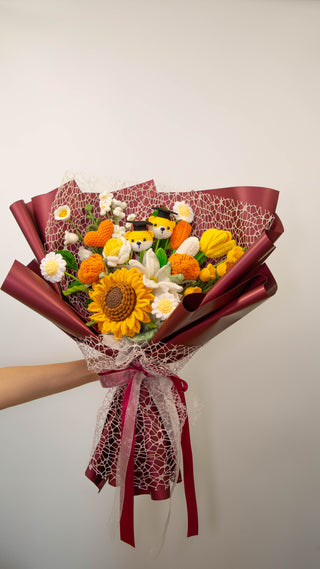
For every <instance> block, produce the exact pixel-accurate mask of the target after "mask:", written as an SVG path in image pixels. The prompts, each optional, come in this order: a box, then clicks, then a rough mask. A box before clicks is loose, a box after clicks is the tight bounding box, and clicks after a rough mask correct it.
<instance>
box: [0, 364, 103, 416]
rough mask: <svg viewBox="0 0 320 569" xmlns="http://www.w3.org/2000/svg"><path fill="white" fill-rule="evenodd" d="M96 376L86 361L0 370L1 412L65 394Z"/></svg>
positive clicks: (93, 379) (96, 377) (95, 378)
mask: <svg viewBox="0 0 320 569" xmlns="http://www.w3.org/2000/svg"><path fill="white" fill-rule="evenodd" d="M97 379H98V376H97V375H96V374H95V373H93V372H90V371H89V370H88V368H87V364H86V362H85V360H78V361H75V362H66V363H58V364H49V365H39V366H21V367H20V366H19V367H7V368H1V369H0V409H5V408H6V407H12V406H13V405H19V404H20V403H26V402H27V401H32V400H33V399H38V398H39V397H46V396H47V395H52V394H54V393H59V392H60V391H66V390H67V389H72V388H73V387H78V386H79V385H84V384H85V383H89V382H91V381H96V380H97Z"/></svg>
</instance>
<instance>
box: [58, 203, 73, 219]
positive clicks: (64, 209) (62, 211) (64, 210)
mask: <svg viewBox="0 0 320 569" xmlns="http://www.w3.org/2000/svg"><path fill="white" fill-rule="evenodd" d="M70 215H71V211H70V208H69V206H68V205H61V206H60V207H57V209H56V210H55V212H54V218H55V219H56V220H57V221H68V219H70Z"/></svg>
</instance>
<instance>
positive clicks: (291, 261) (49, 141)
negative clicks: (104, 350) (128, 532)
mask: <svg viewBox="0 0 320 569" xmlns="http://www.w3.org/2000/svg"><path fill="white" fill-rule="evenodd" d="M319 25H320V3H319V2H317V1H315V0H314V1H311V0H310V1H309V0H301V1H299V0H295V1H294V0H292V1H290V0H268V1H267V0H257V1H255V2H254V1H236V0H225V1H223V2H218V1H214V0H211V1H207V2H205V1H202V0H199V1H196V0H189V1H188V0H185V1H183V0H180V1H179V0H171V1H168V0H162V1H161V2H160V1H152V0H149V1H147V0H145V1H142V0H137V1H135V2H130V1H129V0H118V1H117V2H113V1H111V0H106V1H104V2H103V1H99V0H91V1H89V0H87V1H80V0H78V1H76V0H74V1H72V0H64V1H62V0H60V1H58V0H52V1H50V0H47V1H46V2H33V1H32V0H30V1H28V2H27V1H25V2H23V1H22V2H19V1H11V2H1V3H0V26H1V30H0V35H1V48H0V49H1V52H0V53H1V79H2V81H1V82H2V87H1V109H0V113H1V144H2V149H1V154H0V156H1V162H2V166H1V197H0V199H1V239H2V244H3V245H2V255H1V281H2V280H3V278H4V277H5V275H6V274H7V272H8V270H9V268H10V266H11V263H12V261H13V259H15V258H17V259H19V260H20V261H21V262H25V263H27V262H29V260H31V258H32V255H31V253H30V251H29V249H28V245H27V244H26V242H25V240H24V238H23V237H22V235H20V232H19V229H18V227H17V226H16V223H15V221H14V219H13V217H12V215H11V214H10V212H9V209H8V206H9V204H10V203H12V202H13V201H15V200H17V199H20V198H23V199H25V200H26V201H27V200H28V199H29V198H30V197H32V196H33V195H37V194H39V193H43V192H46V191H49V190H51V189H53V188H54V187H56V186H57V185H58V184H59V183H60V180H61V178H62V176H63V174H64V171H65V170H66V169H68V168H74V169H78V170H84V171H86V172H88V173H91V174H97V175H104V174H107V175H109V174H110V175H112V176H114V177H121V178H123V177H125V178H129V179H131V180H133V181H143V180H146V179H149V178H151V177H153V178H155V180H156V181H157V182H159V183H162V184H168V185H174V186H180V187H181V188H185V187H190V188H209V187H210V188H212V187H216V188H218V187H224V186H230V185H261V186H269V187H273V188H276V189H278V190H280V192H281V193H280V200H279V207H278V213H279V215H280V217H281V219H282V221H283V223H284V225H285V234H284V235H283V236H282V237H281V239H280V240H279V241H278V245H277V250H276V252H275V253H274V254H273V255H272V257H271V258H270V260H269V263H268V264H269V267H270V268H271V270H272V272H273V273H274V275H275V277H276V279H277V281H278V285H279V291H278V293H277V295H276V296H275V297H274V298H273V299H271V300H270V301H268V302H267V303H265V304H264V305H263V306H262V307H260V308H259V309H258V310H256V311H254V312H253V313H251V314H250V315H249V316H247V317H246V318H245V319H244V320H242V321H240V322H239V323H237V324H236V325H235V326H233V327H232V328H231V329H229V330H228V331H226V332H224V333H223V334H221V335H220V336H219V337H217V338H216V339H215V340H214V341H212V342H211V343H210V344H209V345H207V346H206V347H205V348H204V349H203V351H202V352H200V353H199V354H198V355H197V356H195V357H194V359H193V360H191V362H190V363H189V364H188V366H187V367H186V368H185V370H184V372H183V377H184V378H185V379H186V380H187V381H189V385H190V390H191V391H192V392H193V398H192V397H191V398H190V399H189V401H190V407H191V414H193V413H192V407H193V404H192V399H196V400H198V401H199V402H200V404H201V405H202V406H203V409H202V412H201V414H200V415H199V416H198V418H197V421H196V423H195V424H194V425H193V427H192V442H193V449H194V459H195V475H196V484H197V492H198V501H199V513H200V535H199V537H197V538H192V539H189V540H187V539H186V538H185V506H184V501H183V494H182V489H180V488H178V489H177V491H176V495H175V498H174V502H173V512H172V517H171V523H170V528H169V533H168V536H167V540H166V543H165V545H164V547H163V549H162V551H161V553H160V555H159V557H158V558H157V559H155V560H153V559H152V557H151V555H150V550H151V547H152V543H153V540H154V539H155V538H156V537H157V535H158V534H159V532H160V531H161V527H162V526H161V522H162V519H163V510H162V505H161V504H160V505H159V504H157V503H154V502H151V500H149V498H144V497H139V498H137V499H136V533H137V542H138V547H137V549H136V550H133V549H132V548H130V547H129V546H127V545H125V544H123V543H121V542H119V539H118V535H117V534H116V535H115V536H112V535H110V533H109V530H108V527H107V521H108V518H109V513H110V511H111V508H112V503H113V495H114V490H113V489H112V488H110V487H106V488H105V489H104V490H103V492H102V493H101V494H100V495H97V494H96V491H95V489H94V486H93V485H92V484H91V483H90V482H89V481H88V480H87V479H86V478H85V477H84V473H83V472H84V469H85V467H86V465H87V460H88V457H89V453H90V450H91V439H92V434H93V428H94V424H95V414H96V409H97V408H98V406H99V403H100V401H101V399H102V397H103V392H102V389H101V387H99V385H89V386H85V387H82V388H79V389H78V390H73V391H70V392H68V393H63V394H59V395H56V396H53V397H50V398H47V399H42V400H38V401H35V402H32V403H28V404H25V405H21V406H18V407H16V408H11V409H7V410H5V411H2V412H1V414H0V425H1V434H0V437H1V445H0V448H1V475H0V480H1V484H0V493H1V521H0V542H1V547H0V551H1V553H0V567H1V569H56V568H57V567H59V568H61V569H76V568H77V569H88V567H92V568H93V569H104V568H108V569H109V568H110V569H126V568H127V567H132V568H137V569H138V568H139V569H140V567H141V566H144V567H146V568H149V567H153V568H155V569H159V568H162V567H164V566H167V567H173V566H175V567H177V569H178V568H179V569H180V568H181V569H182V568H184V569H194V567H195V566H198V567H201V568H204V569H207V568H209V567H210V568H211V567H214V569H302V568H303V569H316V568H318V567H319V565H320V559H319V557H320V544H319V484H318V480H319V437H318V433H319V420H318V416H319V379H318V378H319V372H318V369H317V367H318V362H319V358H318V340H319V332H318V330H319V326H318V319H319V304H318V298H317V293H318V288H319V284H318V283H319V276H320V275H319V265H318V257H319V255H318V249H319V247H318V240H317V238H316V236H317V235H318V231H317V227H318V225H319V221H318V215H319V205H320V204H319V189H318V183H319V166H318V164H319V95H320V93H319V87H320V79H319V48H320V40H319ZM0 302H1V327H2V332H1V362H0V363H1V365H2V366H8V365H13V364H36V363H49V362H57V361H63V360H64V361H68V360H72V359H76V358H78V357H80V353H79V352H78V350H77V348H76V346H75V345H74V344H73V343H72V341H71V340H69V339H67V338H66V337H65V335H64V334H62V333H61V332H59V330H57V329H55V328H54V327H53V325H51V324H50V323H49V322H47V321H45V320H44V319H42V318H41V317H40V316H38V315H36V314H35V313H32V312H31V311H30V310H29V309H28V308H25V307H24V306H23V305H21V304H20V303H18V302H16V301H14V300H13V299H11V298H10V297H8V296H7V295H5V294H4V293H1V295H0Z"/></svg>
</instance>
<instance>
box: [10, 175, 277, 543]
mask: <svg viewBox="0 0 320 569" xmlns="http://www.w3.org/2000/svg"><path fill="white" fill-rule="evenodd" d="M277 199H278V192H276V191H275V190H271V189H268V188H257V187H235V188H224V189H220V190H204V191H189V192H179V193H174V192H169V193H163V192H158V191H157V188H156V186H155V184H154V182H153V181H148V182H145V183H143V184H138V185H135V186H131V187H128V188H122V189H119V190H117V191H110V189H107V190H105V191H102V192H100V193H98V192H96V193H92V192H83V191H81V190H80V188H79V186H78V184H77V183H76V181H75V180H70V181H68V182H66V183H65V184H63V185H62V186H61V187H60V188H58V189H57V190H54V191H52V192H50V193H48V194H44V195H40V196H37V197H35V198H32V200H31V202H30V203H28V204H25V203H24V202H23V201H22V200H20V201H18V202H15V203H14V204H13V205H12V206H11V210H12V212H13V214H14V216H15V218H16V220H17V222H18V224H19V225H20V228H21V229H22V231H23V233H24V235H25V237H26V239H27V240H28V242H29V244H30V246H31V248H32V251H33V253H34V255H35V260H33V261H32V262H31V263H30V264H29V265H28V266H27V267H26V266H24V265H22V264H21V263H19V262H18V261H15V262H14V264H13V266H12V268H11V270H10V272H9V274H8V276H7V278H6V280H5V282H4V283H3V285H2V289H3V290H4V291H5V292H7V293H9V294H10V295H12V296H14V297H15V298H17V299H18V300H20V301H21V302H23V303H25V304H26V305H28V306H29V307H31V308H32V309H33V310H36V311H37V312H39V313H40V314H42V315H43V316H45V317H46V318H48V319H49V320H51V321H52V322H53V323H54V324H56V325H57V326H59V327H60V328H61V329H62V330H63V331H64V332H65V333H67V334H68V335H69V336H71V337H72V338H73V339H75V340H76V341H77V343H78V344H79V347H80V349H81V351H82V353H83V355H84V357H85V358H86V361H87V364H88V367H89V369H91V370H93V371H95V372H96V373H97V374H98V375H99V377H100V380H101V384H102V386H103V387H105V388H107V394H106V396H105V399H104V401H103V404H102V407H101V409H100V410H99V413H98V419H97V427H96V432H95V440H94V444H93V450H92V454H91V458H90V462H89V466H88V468H87V471H86V475H87V476H88V478H89V479H90V480H92V482H94V484H95V485H96V486H97V487H98V489H99V490H101V489H102V487H103V486H104V484H105V483H106V482H109V484H111V485H113V486H118V487H119V488H120V537H121V539H122V540H123V541H125V542H127V543H129V544H131V545H133V546H134V543H135V542H134V523H133V518H134V495H138V494H150V495H151V497H152V498H153V499H155V500H163V499H166V498H169V497H170V496H171V494H172V491H173V489H174V487H175V485H176V484H177V483H179V482H181V481H182V480H183V482H184V487H185V496H186V504H187V513H188V536H191V535H196V534H197V533H198V514H197V504H196V495H195V484H194V476H193V464H192V450H191V443H190V432H189V423H188V414H187V407H186V399H185V391H186V389H187V384H186V382H185V381H183V380H182V379H180V378H179V376H178V375H177V373H178V372H179V370H180V369H181V367H182V366H183V365H184V364H185V363H186V362H187V361H188V359H189V358H190V357H191V356H192V355H193V354H194V353H195V352H196V351H197V350H198V349H199V348H200V347H201V346H203V345H204V343H206V342H207V341H208V340H210V339H211V338H213V337H214V336H215V335H216V334H219V333H220V332H222V331H223V330H224V329H226V328H227V327H228V326H230V325H231V324H232V323H234V322H236V321H237V320H239V319H240V318H242V317H243V316H244V315H245V314H247V313H248V312H249V311H251V310H252V309H253V308H255V307H256V306H258V305H259V304H261V302H263V301H264V300H266V299H267V298H269V297H270V296H272V295H273V294H274V293H275V291H276V288H277V286H276V283H275V280H274V278H273V276H272V274H271V273H270V271H269V269H268V268H267V266H266V265H265V263H264V261H265V259H266V258H267V256H268V255H269V254H270V253H271V252H272V251H273V249H274V243H275V241H276V239H277V238H278V237H279V235H280V234H281V233H282V231H283V227H282V224H281V222H280V220H279V218H278V216H277V214H276V213H275V210H276V204H277Z"/></svg>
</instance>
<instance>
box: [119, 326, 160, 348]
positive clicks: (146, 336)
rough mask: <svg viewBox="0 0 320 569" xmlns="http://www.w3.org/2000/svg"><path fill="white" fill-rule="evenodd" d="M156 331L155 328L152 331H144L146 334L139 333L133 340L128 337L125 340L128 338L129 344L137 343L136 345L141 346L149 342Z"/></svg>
mask: <svg viewBox="0 0 320 569" xmlns="http://www.w3.org/2000/svg"><path fill="white" fill-rule="evenodd" d="M156 331H157V328H154V329H152V330H146V332H140V334H136V335H135V336H133V338H129V336H126V338H128V340H130V341H131V342H137V343H138V344H141V343H143V342H150V340H151V338H153V336H154V335H155V333H156Z"/></svg>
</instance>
